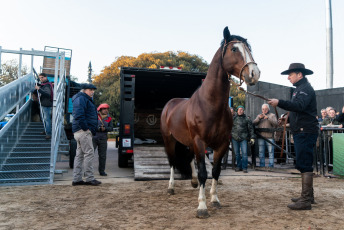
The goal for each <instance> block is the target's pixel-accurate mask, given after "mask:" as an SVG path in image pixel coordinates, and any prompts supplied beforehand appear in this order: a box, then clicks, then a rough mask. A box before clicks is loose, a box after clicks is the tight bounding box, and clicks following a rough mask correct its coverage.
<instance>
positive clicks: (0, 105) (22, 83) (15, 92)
mask: <svg viewBox="0 0 344 230" xmlns="http://www.w3.org/2000/svg"><path fill="white" fill-rule="evenodd" d="M34 87H35V78H34V76H33V74H32V73H29V74H27V75H25V76H24V77H21V78H19V79H17V80H15V81H12V82H11V83H9V84H7V85H5V86H2V87H0V89H1V90H0V120H2V119H3V118H4V117H5V116H6V115H7V114H8V113H10V112H11V111H12V110H13V109H14V108H15V107H16V106H17V105H18V104H19V103H20V102H22V101H23V100H24V99H25V97H26V96H27V95H28V94H29V93H30V92H31V90H32V89H33V88H34Z"/></svg>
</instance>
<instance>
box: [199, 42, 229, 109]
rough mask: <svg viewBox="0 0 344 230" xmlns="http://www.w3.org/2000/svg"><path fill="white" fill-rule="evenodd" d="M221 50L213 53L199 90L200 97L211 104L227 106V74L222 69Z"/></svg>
mask: <svg viewBox="0 0 344 230" xmlns="http://www.w3.org/2000/svg"><path fill="white" fill-rule="evenodd" d="M221 56H222V50H221V48H220V49H219V50H218V51H217V52H216V53H215V55H214V57H213V60H212V61H211V63H210V66H209V69H208V73H207V76H206V78H205V80H204V82H203V84H202V86H201V88H200V93H201V95H205V99H207V100H210V101H211V102H212V103H219V104H223V103H224V104H225V105H228V96H229V89H230V85H229V81H228V77H227V73H226V72H225V71H224V70H223V68H222V62H221V60H222V57H221Z"/></svg>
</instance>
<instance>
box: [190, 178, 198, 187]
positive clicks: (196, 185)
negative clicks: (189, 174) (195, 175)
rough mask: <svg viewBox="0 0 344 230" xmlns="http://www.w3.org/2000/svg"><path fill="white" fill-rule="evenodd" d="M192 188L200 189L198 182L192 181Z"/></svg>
mask: <svg viewBox="0 0 344 230" xmlns="http://www.w3.org/2000/svg"><path fill="white" fill-rule="evenodd" d="M191 186H192V187H193V188H197V187H198V180H191Z"/></svg>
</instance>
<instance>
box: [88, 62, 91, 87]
mask: <svg viewBox="0 0 344 230" xmlns="http://www.w3.org/2000/svg"><path fill="white" fill-rule="evenodd" d="M91 77H92V65H91V61H90V63H89V64H88V79H87V81H88V83H90V84H91V83H92V78H91Z"/></svg>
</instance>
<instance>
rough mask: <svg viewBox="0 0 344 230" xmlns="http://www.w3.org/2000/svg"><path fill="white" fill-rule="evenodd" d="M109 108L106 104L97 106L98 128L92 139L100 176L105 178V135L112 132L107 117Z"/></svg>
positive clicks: (110, 119) (110, 120)
mask: <svg viewBox="0 0 344 230" xmlns="http://www.w3.org/2000/svg"><path fill="white" fill-rule="evenodd" d="M109 108H110V106H109V105H108V104H106V103H104V104H101V105H99V106H98V108H97V111H98V126H97V134H96V135H95V136H94V137H93V147H94V150H96V149H97V148H98V155H99V167H98V171H99V174H100V175H101V176H107V174H106V173H105V164H106V151H107V140H108V137H107V133H108V132H111V131H113V123H112V118H111V117H110V116H109Z"/></svg>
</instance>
